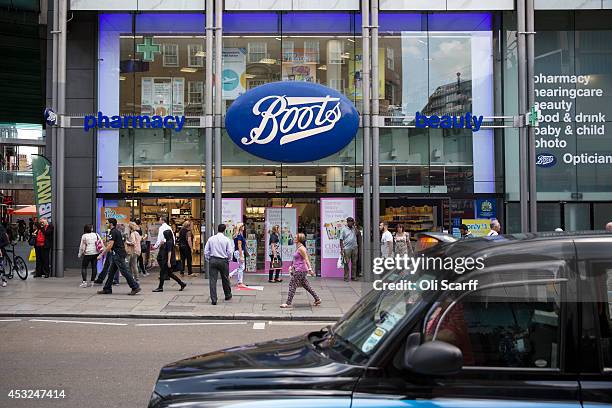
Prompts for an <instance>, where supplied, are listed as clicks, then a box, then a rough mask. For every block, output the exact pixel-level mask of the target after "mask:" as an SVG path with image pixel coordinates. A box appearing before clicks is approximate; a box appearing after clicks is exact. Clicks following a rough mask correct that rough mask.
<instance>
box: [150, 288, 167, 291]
mask: <svg viewBox="0 0 612 408" xmlns="http://www.w3.org/2000/svg"><path fill="white" fill-rule="evenodd" d="M163 291H164V289H163V288H155V289H153V290H152V291H151V292H163Z"/></svg>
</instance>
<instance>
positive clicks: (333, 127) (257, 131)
mask: <svg viewBox="0 0 612 408" xmlns="http://www.w3.org/2000/svg"><path fill="white" fill-rule="evenodd" d="M225 127H226V129H227V132H228V134H229V136H230V138H231V139H232V140H233V141H234V143H236V144H237V145H238V146H239V147H240V148H242V149H243V150H245V151H247V152H248V153H251V154H253V155H255V156H257V157H261V158H263V159H267V160H272V161H276V162H286V163H300V162H309V161H314V160H319V159H322V158H324V157H327V156H330V155H332V154H334V153H336V152H338V151H340V150H342V148H344V147H345V146H346V145H348V144H349V143H350V142H351V140H353V138H354V137H355V135H356V134H357V129H358V127H359V114H358V112H357V109H356V108H355V106H354V105H353V104H352V103H351V102H350V101H349V100H348V99H347V98H346V97H345V96H344V95H342V94H341V93H340V92H338V91H336V90H334V89H331V88H328V87H325V86H323V85H319V84H314V83H310V82H298V81H284V82H272V83H269V84H265V85H261V86H258V87H256V88H254V89H252V90H250V91H248V92H246V93H245V94H244V95H242V96H240V97H239V98H238V99H236V101H234V103H233V104H232V106H231V107H230V108H229V109H228V111H227V115H226V117H225Z"/></svg>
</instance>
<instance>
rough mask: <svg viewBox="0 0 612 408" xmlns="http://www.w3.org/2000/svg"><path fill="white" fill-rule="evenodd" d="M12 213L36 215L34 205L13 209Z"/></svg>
mask: <svg viewBox="0 0 612 408" xmlns="http://www.w3.org/2000/svg"><path fill="white" fill-rule="evenodd" d="M13 215H36V206H35V205H28V206H25V207H23V208H20V209H18V210H14V211H13Z"/></svg>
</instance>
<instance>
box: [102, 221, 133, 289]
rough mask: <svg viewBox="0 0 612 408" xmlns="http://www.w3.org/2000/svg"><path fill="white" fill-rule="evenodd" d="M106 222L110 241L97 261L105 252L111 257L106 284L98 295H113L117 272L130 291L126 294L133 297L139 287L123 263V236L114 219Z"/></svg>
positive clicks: (124, 253) (124, 255)
mask: <svg viewBox="0 0 612 408" xmlns="http://www.w3.org/2000/svg"><path fill="white" fill-rule="evenodd" d="M107 222H108V223H109V224H110V227H111V230H110V233H109V235H110V239H109V240H108V242H107V244H106V248H104V251H102V253H100V255H98V259H101V258H102V256H103V255H104V254H105V253H106V252H110V253H111V254H112V256H111V258H110V260H109V262H110V268H109V273H108V277H107V278H106V283H105V284H104V287H103V289H102V290H99V291H98V294H100V295H110V294H112V293H113V286H112V284H113V279H114V277H115V274H116V273H117V272H119V273H120V274H121V275H123V277H124V278H125V280H126V281H127V283H128V285H129V286H130V288H131V289H132V291H131V292H130V293H128V295H131V296H134V295H135V294H137V293H138V292H140V291H141V289H140V285H139V284H138V282H136V281H135V280H134V277H133V276H132V274H131V273H130V271H129V270H128V266H127V264H126V263H125V257H126V255H127V254H126V252H125V242H124V240H123V235H121V232H120V231H119V230H118V229H117V220H116V219H115V218H109V219H108V221H107Z"/></svg>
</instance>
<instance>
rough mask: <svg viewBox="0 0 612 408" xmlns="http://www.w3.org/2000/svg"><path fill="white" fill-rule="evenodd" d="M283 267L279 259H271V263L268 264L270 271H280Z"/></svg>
mask: <svg viewBox="0 0 612 408" xmlns="http://www.w3.org/2000/svg"><path fill="white" fill-rule="evenodd" d="M282 267H283V262H282V261H281V260H280V258H279V257H277V256H275V257H272V262H271V263H270V268H272V269H281V268H282Z"/></svg>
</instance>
